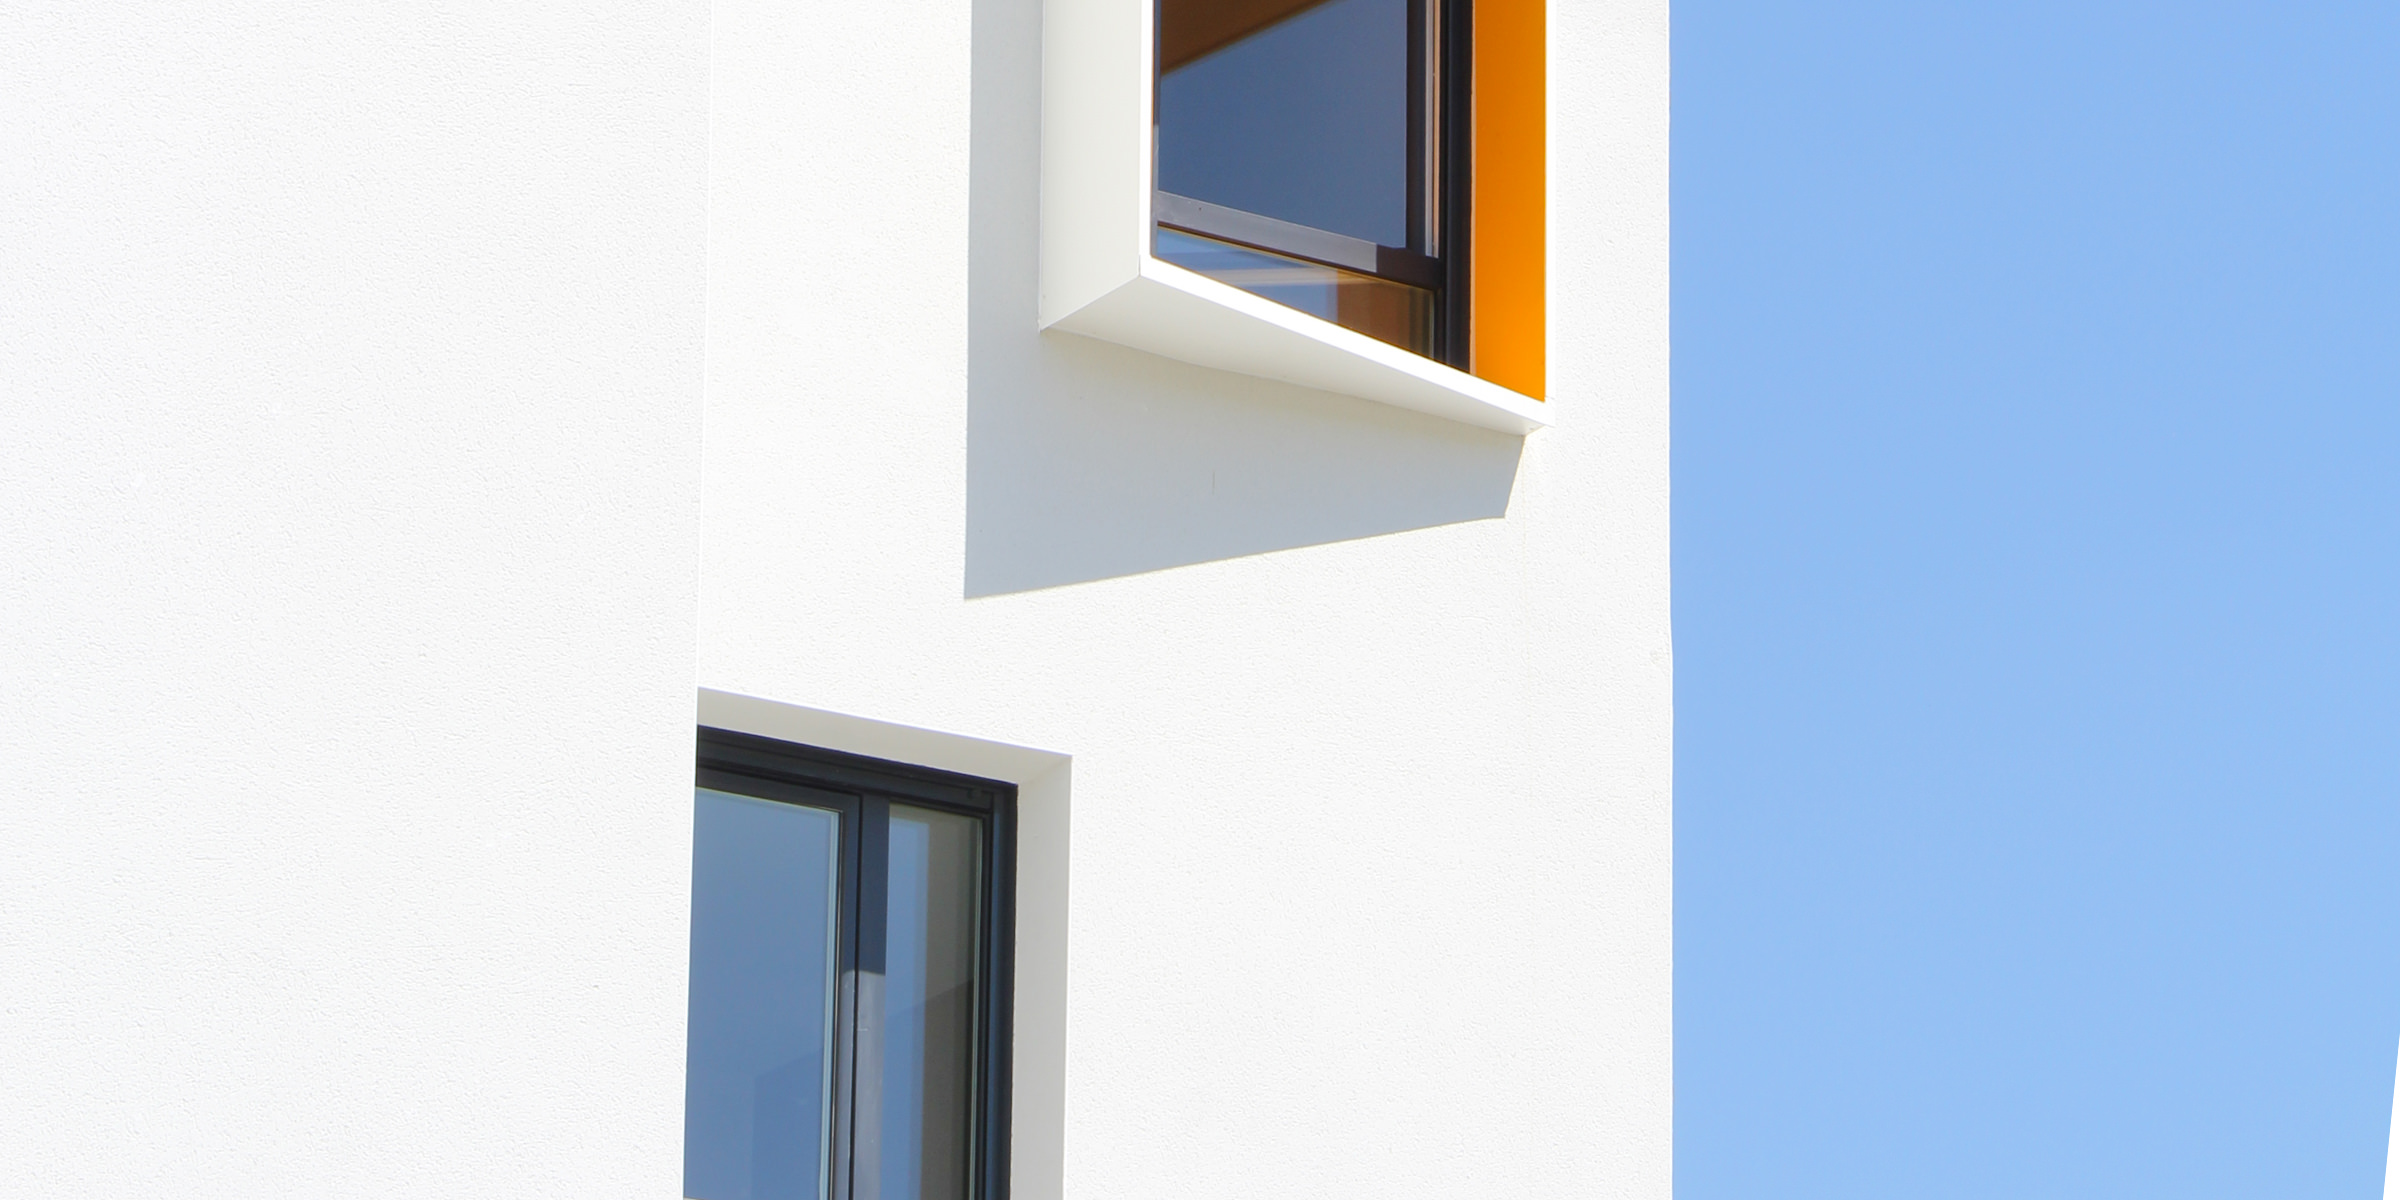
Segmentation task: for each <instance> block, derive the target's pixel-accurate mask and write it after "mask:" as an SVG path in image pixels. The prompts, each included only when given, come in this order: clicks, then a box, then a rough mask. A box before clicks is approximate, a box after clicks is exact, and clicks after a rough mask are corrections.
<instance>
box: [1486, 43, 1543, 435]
mask: <svg viewBox="0 0 2400 1200" xmlns="http://www.w3.org/2000/svg"><path fill="white" fill-rule="evenodd" d="M1473 17H1474V40H1473V45H1472V47H1471V54H1472V57H1473V60H1474V65H1473V74H1472V78H1471V82H1470V85H1471V86H1472V87H1473V89H1474V105H1473V109H1472V116H1471V126H1472V128H1471V132H1470V134H1469V141H1468V154H1469V156H1470V159H1471V167H1470V171H1471V174H1470V179H1471V180H1472V183H1471V185H1470V186H1471V188H1472V191H1471V193H1470V197H1471V198H1470V200H1469V203H1468V210H1467V220H1468V225H1469V230H1470V232H1469V234H1468V242H1467V246H1468V255H1467V277H1468V282H1467V304H1468V320H1467V337H1468V345H1469V349H1468V370H1469V372H1470V373H1472V374H1474V375H1477V376H1480V377H1481V378H1484V379H1488V380H1490V381H1492V382H1493V383H1497V384H1499V385H1500V386H1502V387H1505V388H1508V389H1509V390H1511V391H1514V392H1520V393H1522V394H1524V395H1527V396H1531V397H1533V398H1534V399H1536V400H1540V399H1543V398H1544V392H1545V391H1546V389H1547V384H1548V378H1547V371H1548V355H1547V350H1548V324H1547V322H1548V316H1549V314H1548V298H1547V289H1548V283H1549V280H1548V257H1549V256H1548V238H1547V233H1548V229H1547V220H1548V215H1549V212H1548V207H1549V206H1548V161H1547V156H1548V134H1549V126H1548V120H1547V116H1548V113H1547V107H1548V106H1547V93H1548V87H1547V80H1546V78H1545V71H1546V68H1547V65H1548V55H1547V53H1546V35H1547V28H1546V22H1547V19H1548V13H1547V0H1474V12H1473Z"/></svg>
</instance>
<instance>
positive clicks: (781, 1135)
mask: <svg viewBox="0 0 2400 1200" xmlns="http://www.w3.org/2000/svg"><path fill="white" fill-rule="evenodd" d="M697 802H698V810H697V813H696V815H695V817H694V820H693V825H692V966H691V1010H690V1018H691V1020H690V1031H689V1033H688V1035H687V1036H688V1038H689V1044H688V1048H687V1053H686V1060H685V1062H686V1065H685V1075H684V1106H683V1111H684V1116H683V1122H684V1123H683V1194H684V1195H686V1196H689V1197H694V1198H696V1200H822V1198H823V1197H824V1193H825V1166H826V1150H827V1137H828V1131H829V1125H830V1122H829V1120H828V1118H829V1115H830V1113H829V1105H828V1101H829V1099H830V1096H829V1092H830V1085H831V1080H832V1065H831V1064H832V1057H831V1051H832V1038H833V983H834V959H833V954H834V947H835V939H834V914H835V911H836V899H835V896H836V893H835V890H834V888H835V879H836V874H835V862H836V858H835V855H836V853H837V850H838V848H839V846H840V844H841V836H840V822H841V818H840V817H839V815H838V814H835V813H832V812H827V811H824V810H822V809H814V808H803V807H800V806H798V805H793V804H779V803H775V802H773V801H768V800H754V799H751V798H750V797H747V796H736V795H732V794H730V793H726V792H716V791H709V790H707V789H705V788H704V789H701V790H700V791H699V794H698V797H697Z"/></svg>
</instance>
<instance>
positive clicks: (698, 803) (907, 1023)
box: [683, 729, 1016, 1200]
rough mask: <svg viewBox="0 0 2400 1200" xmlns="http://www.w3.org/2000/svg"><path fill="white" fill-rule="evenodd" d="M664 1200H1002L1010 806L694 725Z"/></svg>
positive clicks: (873, 766) (908, 775)
mask: <svg viewBox="0 0 2400 1200" xmlns="http://www.w3.org/2000/svg"><path fill="white" fill-rule="evenodd" d="M698 783H699V786H698V790H697V793H696V797H695V813H694V819H693V828H692V957H691V985H690V986H691V1009H690V1032H689V1042H688V1044H687V1050H686V1059H685V1075H684V1160H683V1177H684V1185H683V1194H684V1195H685V1196H687V1197H691V1198H693V1200H801V1198H807V1200H1004V1197H1005V1193H1006V1178H1007V1174H1006V1163H1005V1161H1004V1147H1005V1146H1006V1144H1007V1139H1006V1125H1007V1057H1006V1052H1007V1046H1008V1010H1007V996H1008V982H1009V953H1008V949H1009V947H1008V940H1007V932H1008V930H1009V928H1010V926H1011V921H1010V919H1009V911H1008V907H1009V906H1008V899H1009V897H1010V895H1011V894H1012V892H1013V888H1012V886H1011V880H1010V878H1009V867H1010V863H1011V860H1012V857H1013V854H1012V850H1013V834H1014V825H1013V816H1014V807H1015V800H1016V796H1015V790H1014V789H1013V788H1011V787H1010V786H1009V785H1007V784H1002V783H995V782H992V781H989V780H981V779H973V778H969V777H966V776H959V775H951V774H947V773H944V772H938V771H930V770H924V769H921V768H914V767H909V766H905V765H902V764H898V763H888V762H883V761H881V760H876V759H867V758H860V757H856V756H853V755H846V754H838V753H834V752H831V751H824V750H816V749H811V748H808V747H802V746H795V745H791V744H789V743H785V742H778V741H773V740H770V739H766V738H759V737H753V736H750V735H746V734H737V733H730V732H726V731H723V730H715V729H702V730H701V731H700V759H699V780H698Z"/></svg>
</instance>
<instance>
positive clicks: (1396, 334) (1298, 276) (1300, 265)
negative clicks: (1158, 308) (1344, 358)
mask: <svg viewBox="0 0 2400 1200" xmlns="http://www.w3.org/2000/svg"><path fill="white" fill-rule="evenodd" d="M1155 253H1156V254H1157V255H1158V257H1160V258H1162V259H1164V260H1166V261H1167V262H1171V263H1174V264H1175V265H1176V266H1179V267H1182V268H1184V269H1186V270H1190V271H1197V272H1199V273H1200V274H1202V275H1206V276H1208V277H1209V278H1211V279H1217V280H1222V281H1224V282H1226V283H1230V284H1232V285H1233V286H1235V287H1238V288H1240V289H1242V290H1243V291H1246V292H1255V293H1257V294H1259V295H1261V296H1264V297H1266V298H1267V299H1269V300H1273V301H1274V302H1276V303H1277V304H1285V305H1289V306H1291V307H1293V308H1296V309H1299V310H1300V311H1302V312H1304V313H1310V314H1313V315H1315V316H1319V317H1323V318H1325V319H1326V320H1328V321H1332V322H1334V323H1335V324H1338V325H1346V326H1348V327H1350V328H1352V329H1355V330H1357V331H1359V332H1360V333H1363V334H1366V335H1367V336H1368V337H1372V338H1378V339H1381V340H1383V341H1386V342H1390V343H1391V344H1393V345H1395V346H1398V347H1400V348H1401V349H1403V350H1409V351H1413V352H1415V353H1417V354H1431V353H1433V293H1431V292H1428V291H1425V290H1424V289H1422V288H1413V287H1410V286H1408V285H1407V284H1404V283H1393V282H1391V281H1390V280H1388V279H1377V278H1375V277H1374V276H1371V275H1358V274H1353V273H1351V272H1349V271H1343V270H1339V269H1337V268H1334V267H1325V266H1319V265H1317V264H1316V263H1312V262H1305V261H1302V260H1300V259H1297V258H1285V257H1283V256H1282V255H1280V254H1268V253H1266V252H1264V251H1260V250H1252V249H1249V248H1248V247H1244V246H1235V245H1231V244H1229V243H1226V242H1220V241H1216V240H1214V239H1211V238H1204V237H1199V236H1196V235H1194V234H1188V233H1182V232H1179V231H1177V230H1173V229H1161V230H1159V231H1158V240H1157V242H1156V246H1155Z"/></svg>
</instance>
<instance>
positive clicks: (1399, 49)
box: [1158, 0, 1418, 247]
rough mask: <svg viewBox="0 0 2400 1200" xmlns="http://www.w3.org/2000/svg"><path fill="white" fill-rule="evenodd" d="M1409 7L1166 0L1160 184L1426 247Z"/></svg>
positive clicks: (1384, 0) (1301, 0) (1376, 2)
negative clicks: (1414, 150)
mask: <svg viewBox="0 0 2400 1200" xmlns="http://www.w3.org/2000/svg"><path fill="white" fill-rule="evenodd" d="M1409 9H1410V4H1409V0H1161V3H1160V6H1159V59H1160V61H1159V71H1160V75H1159V81H1158V187H1159V188H1160V189H1161V190H1163V191H1169V192H1174V193H1176V194H1178V195H1183V196H1190V197H1192V198H1193V199H1195V200H1206V201H1209V202H1211V203H1214V204H1223V205H1227V206H1230V207H1233V208H1238V209H1241V210H1243V211H1245V212H1252V213H1257V214H1260V215H1262V216H1268V217H1274V218H1276V219H1278V220H1284V221H1291V222H1294V223H1296V224H1300V225H1309V226H1313V227H1315V228H1318V229H1325V230H1330V231H1332V232H1334V233H1340V234H1347V235H1349V236H1351V237H1355V238H1362V239H1365V240H1367V241H1371V242H1377V243H1380V244H1382V245H1386V246H1400V247H1406V246H1411V245H1417V244H1418V243H1417V242H1416V241H1412V239H1411V237H1410V233H1411V232H1412V231H1411V229H1410V228H1409V226H1410V222H1411V221H1412V220H1413V219H1416V218H1415V217H1414V216H1413V215H1412V212H1411V209H1410V199H1411V196H1410V192H1411V189H1412V187H1413V186H1415V184H1414V183H1413V182H1412V179H1411V164H1410V155H1409V150H1410V144H1409V143H1410V138H1411V136H1412V135H1411V131H1410V125H1411V121H1412V117H1411V112H1410V98H1411V82H1410V74H1411V73H1410V71H1409V53H1410V50H1409V21H1410V13H1409ZM1227 39H1231V40H1230V41H1228V40H1227Z"/></svg>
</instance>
